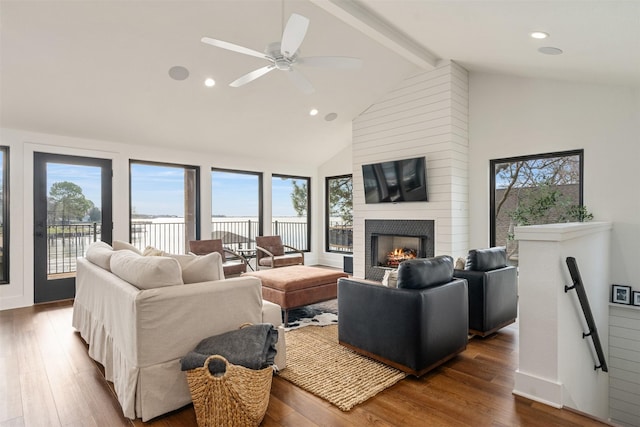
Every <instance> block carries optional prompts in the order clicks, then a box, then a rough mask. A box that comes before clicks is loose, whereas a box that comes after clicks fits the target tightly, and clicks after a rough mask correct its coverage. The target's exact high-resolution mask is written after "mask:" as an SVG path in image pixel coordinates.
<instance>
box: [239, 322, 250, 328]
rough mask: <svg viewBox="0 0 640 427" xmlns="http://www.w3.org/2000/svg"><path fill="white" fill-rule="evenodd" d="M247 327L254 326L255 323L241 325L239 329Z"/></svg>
mask: <svg viewBox="0 0 640 427" xmlns="http://www.w3.org/2000/svg"><path fill="white" fill-rule="evenodd" d="M247 326H253V323H251V322H245V323H243V324H242V325H240V327H239V328H238V329H242V328H246V327H247Z"/></svg>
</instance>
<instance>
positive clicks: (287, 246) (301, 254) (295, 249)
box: [282, 245, 304, 264]
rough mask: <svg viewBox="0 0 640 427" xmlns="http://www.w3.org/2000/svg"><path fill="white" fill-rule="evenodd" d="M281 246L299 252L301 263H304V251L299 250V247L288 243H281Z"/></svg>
mask: <svg viewBox="0 0 640 427" xmlns="http://www.w3.org/2000/svg"><path fill="white" fill-rule="evenodd" d="M282 246H283V247H284V248H285V249H290V250H292V251H293V252H297V253H299V254H300V256H301V257H302V264H304V252H303V251H301V250H300V249H298V248H294V247H293V246H289V245H282Z"/></svg>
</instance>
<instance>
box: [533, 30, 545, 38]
mask: <svg viewBox="0 0 640 427" xmlns="http://www.w3.org/2000/svg"><path fill="white" fill-rule="evenodd" d="M531 37H533V38H534V39H546V38H547V37H549V34H547V33H543V32H542V31H534V32H533V33H531Z"/></svg>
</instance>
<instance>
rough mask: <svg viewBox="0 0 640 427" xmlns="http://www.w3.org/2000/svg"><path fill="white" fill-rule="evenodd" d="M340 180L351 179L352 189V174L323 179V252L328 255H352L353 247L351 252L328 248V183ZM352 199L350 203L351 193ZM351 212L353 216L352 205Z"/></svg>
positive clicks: (329, 217) (329, 211) (329, 215)
mask: <svg viewBox="0 0 640 427" xmlns="http://www.w3.org/2000/svg"><path fill="white" fill-rule="evenodd" d="M341 178H351V186H352V189H353V174H350V173H349V174H344V175H335V176H327V177H325V181H324V182H325V184H324V188H325V192H324V207H325V212H324V213H325V220H324V250H325V252H328V253H336V254H353V246H351V250H350V251H337V250H331V249H330V246H329V228H330V219H331V209H330V207H329V200H330V199H329V190H330V186H329V182H330V181H331V180H333V179H341ZM351 197H352V203H353V192H352V194H351ZM351 212H352V214H353V205H352V207H351ZM351 227H352V228H353V224H351Z"/></svg>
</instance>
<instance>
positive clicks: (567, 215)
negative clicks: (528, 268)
mask: <svg viewBox="0 0 640 427" xmlns="http://www.w3.org/2000/svg"><path fill="white" fill-rule="evenodd" d="M583 156H584V152H583V150H575V151H565V152H560V153H546V154H538V155H532V156H523V157H512V158H508V159H496V160H491V162H490V167H491V171H493V172H492V173H491V175H490V177H491V178H490V179H491V196H490V197H491V201H490V202H491V236H490V237H491V241H490V243H491V246H496V245H497V246H506V247H507V253H508V256H509V259H510V260H511V262H512V263H513V264H517V259H518V244H517V241H515V240H514V239H513V229H514V227H515V226H518V225H534V224H550V223H557V222H571V221H584V220H588V219H590V217H591V214H589V213H588V211H587V210H586V208H585V207H584V206H583V202H582V172H583Z"/></svg>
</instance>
